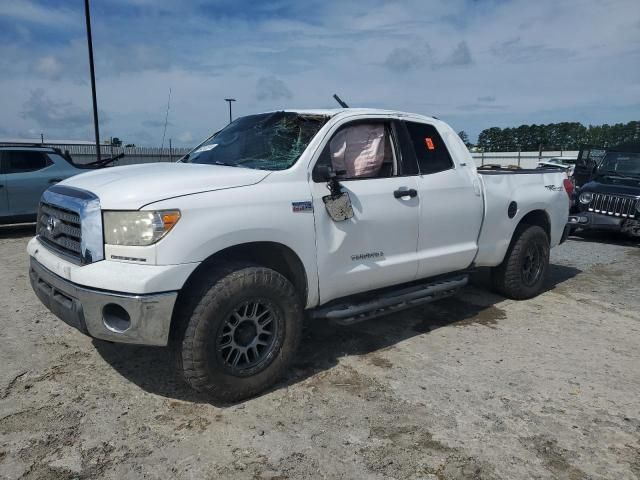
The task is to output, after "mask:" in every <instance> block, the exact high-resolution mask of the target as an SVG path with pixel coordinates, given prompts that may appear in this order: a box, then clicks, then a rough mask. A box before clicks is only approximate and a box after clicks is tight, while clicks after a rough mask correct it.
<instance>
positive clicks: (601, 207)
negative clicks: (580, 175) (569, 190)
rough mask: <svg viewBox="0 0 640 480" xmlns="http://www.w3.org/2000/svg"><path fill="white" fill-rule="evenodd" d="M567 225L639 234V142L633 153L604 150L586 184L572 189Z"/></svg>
mask: <svg viewBox="0 0 640 480" xmlns="http://www.w3.org/2000/svg"><path fill="white" fill-rule="evenodd" d="M576 198H577V201H576V202H575V205H576V207H575V209H576V210H577V211H576V212H574V214H573V215H570V216H569V224H570V225H572V226H573V227H574V228H575V229H576V230H604V231H615V232H622V233H626V234H629V235H632V236H640V145H638V149H637V152H621V151H612V150H610V151H607V153H606V154H605V156H604V159H603V160H602V162H601V163H600V165H599V167H598V168H597V170H596V173H595V175H594V176H593V178H592V179H591V181H589V182H588V183H586V184H584V185H583V186H582V187H581V188H580V189H579V190H577V191H576Z"/></svg>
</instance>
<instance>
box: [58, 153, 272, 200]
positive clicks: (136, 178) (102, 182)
mask: <svg viewBox="0 0 640 480" xmlns="http://www.w3.org/2000/svg"><path fill="white" fill-rule="evenodd" d="M270 173H271V172H269V171H265V170H254V169H250V168H239V167H226V166H222V165H201V164H194V163H146V164H141V165H128V166H123V167H113V168H105V169H100V170H95V171H92V172H88V173H83V174H80V175H76V176H75V177H71V178H69V179H67V180H65V181H63V182H61V183H59V184H58V185H66V186H69V187H75V188H81V189H83V190H87V191H89V192H92V193H94V194H95V195H97V196H98V198H99V199H100V206H101V207H102V208H103V209H109V210H136V209H138V208H141V207H143V206H145V205H147V204H149V203H153V202H157V201H160V200H165V199H167V198H173V197H181V196H183V195H191V194H194V193H201V192H209V191H213V190H222V189H226V188H235V187H243V186H247V185H254V184H256V183H258V182H260V181H262V180H263V179H264V178H266V177H267V175H269V174H270Z"/></svg>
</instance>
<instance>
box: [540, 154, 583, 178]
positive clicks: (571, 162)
mask: <svg viewBox="0 0 640 480" xmlns="http://www.w3.org/2000/svg"><path fill="white" fill-rule="evenodd" d="M575 167H576V159H575V158H574V157H552V158H547V159H545V160H542V161H540V162H538V168H557V169H559V170H562V171H564V172H566V173H567V176H568V177H572V176H573V171H574V169H575Z"/></svg>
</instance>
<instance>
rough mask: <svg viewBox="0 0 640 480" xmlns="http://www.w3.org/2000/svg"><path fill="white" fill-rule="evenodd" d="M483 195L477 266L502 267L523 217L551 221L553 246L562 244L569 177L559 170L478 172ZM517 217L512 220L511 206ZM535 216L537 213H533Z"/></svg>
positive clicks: (551, 242) (494, 170)
mask: <svg viewBox="0 0 640 480" xmlns="http://www.w3.org/2000/svg"><path fill="white" fill-rule="evenodd" d="M478 173H479V174H480V175H479V179H480V182H481V183H482V191H483V194H484V197H483V198H484V220H483V223H482V228H481V230H480V236H479V238H478V254H477V256H476V259H475V265H477V266H495V265H497V264H499V263H500V262H501V261H502V259H503V258H504V255H505V253H506V251H507V248H508V247H509V243H510V241H511V238H512V236H513V232H514V231H515V228H516V226H517V225H518V223H519V222H520V220H522V218H523V217H524V216H525V215H527V214H531V212H538V213H537V214H538V215H540V214H543V215H545V216H546V218H547V220H548V222H549V226H550V229H549V233H550V246H551V247H554V246H556V245H558V244H559V243H560V239H561V238H562V232H563V231H564V226H565V225H566V222H567V218H568V215H569V197H568V195H567V192H566V191H565V189H564V185H563V182H564V179H566V178H567V177H566V174H565V173H564V172H561V171H558V170H557V169H553V168H551V169H508V168H500V169H498V168H496V169H491V170H486V169H485V170H482V169H480V168H479V169H478ZM512 203H515V206H512V211H511V213H513V211H514V210H515V215H514V216H513V217H510V215H509V210H510V208H509V207H510V205H511V204H512ZM534 215H535V214H534Z"/></svg>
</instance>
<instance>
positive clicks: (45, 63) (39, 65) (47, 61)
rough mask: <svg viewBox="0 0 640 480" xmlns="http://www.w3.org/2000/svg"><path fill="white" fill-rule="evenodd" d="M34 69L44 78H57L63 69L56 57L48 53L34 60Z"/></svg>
mask: <svg viewBox="0 0 640 480" xmlns="http://www.w3.org/2000/svg"><path fill="white" fill-rule="evenodd" d="M34 71H35V73H36V74H38V75H42V76H44V77H45V78H49V79H51V80H58V79H59V78H60V75H61V74H62V72H63V71H64V67H63V65H62V63H61V62H60V61H59V60H58V59H57V58H56V57H54V56H51V55H48V56H46V57H41V58H39V59H38V60H36V62H35V65H34Z"/></svg>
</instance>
